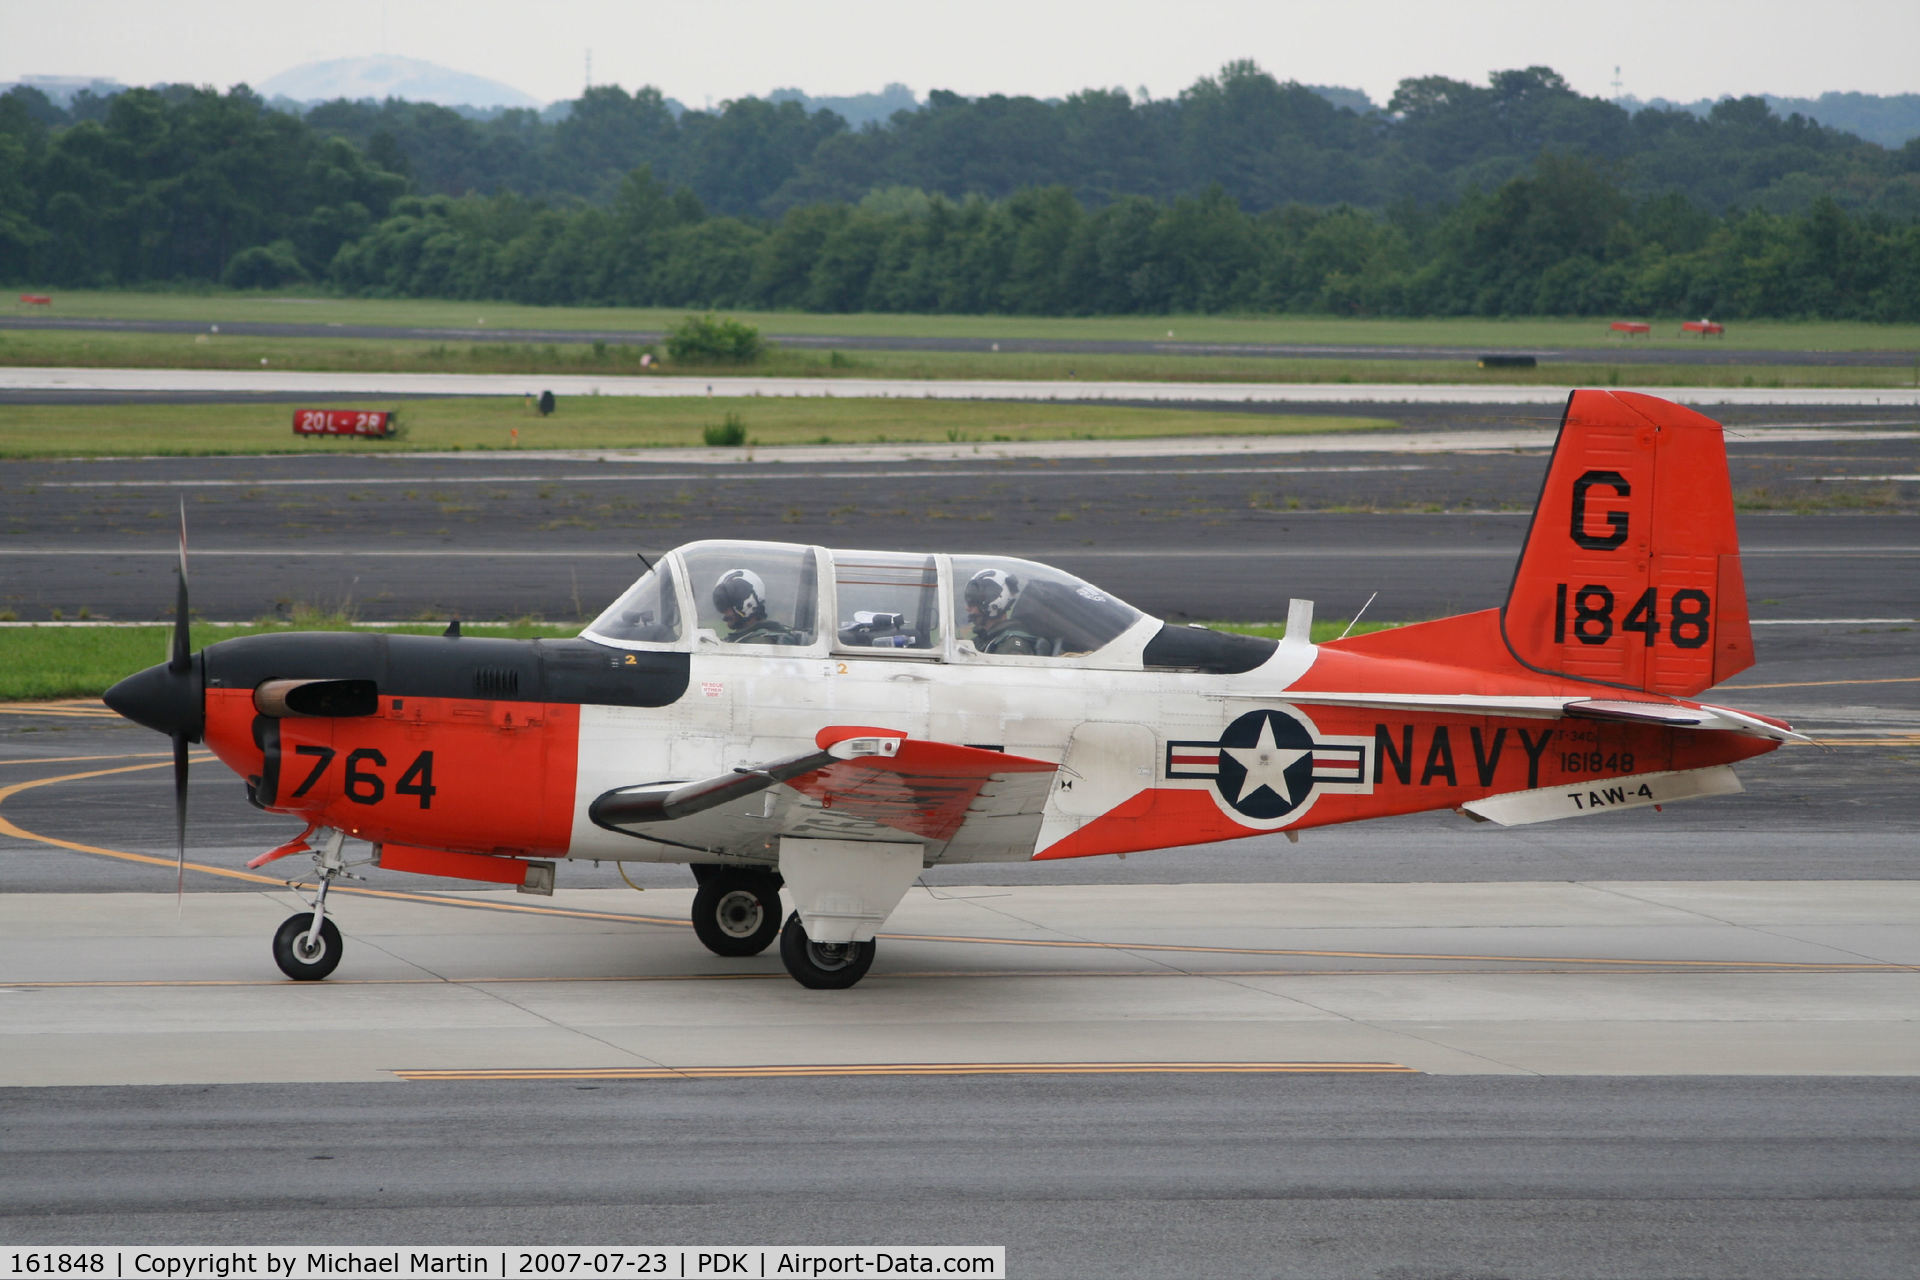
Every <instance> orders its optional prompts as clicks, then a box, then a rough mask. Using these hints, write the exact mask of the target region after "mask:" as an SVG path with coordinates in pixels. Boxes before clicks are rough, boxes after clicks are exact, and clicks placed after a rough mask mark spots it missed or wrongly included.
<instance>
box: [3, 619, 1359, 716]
mask: <svg viewBox="0 0 1920 1280" xmlns="http://www.w3.org/2000/svg"><path fill="white" fill-rule="evenodd" d="M1210 625H1212V626H1214V627H1216V628H1218V629H1220V630H1223V631H1241V632H1244V633H1246V634H1248V635H1259V636H1268V637H1271V638H1276V639H1277V638H1278V637H1279V636H1280V635H1281V633H1282V632H1284V631H1285V630H1286V624H1285V623H1213V624H1210ZM1344 625H1345V624H1344V623H1341V622H1337V621H1336V622H1316V623H1314V626H1313V639H1314V642H1315V643H1316V644H1318V643H1320V642H1323V641H1326V640H1331V639H1333V638H1334V637H1335V636H1337V635H1339V634H1340V631H1341V628H1342V627H1343V626H1344ZM1392 625H1397V624H1393V623H1376V622H1365V623H1361V624H1360V625H1359V626H1358V627H1355V628H1354V631H1355V632H1356V634H1358V633H1362V632H1367V631H1380V630H1383V629H1385V628H1386V627H1388V626H1392ZM444 629H445V624H443V623H423V624H421V625H419V626H395V627H379V628H367V627H353V625H352V624H351V623H350V622H347V621H346V620H344V619H341V618H339V617H298V618H296V620H295V622H294V623H293V624H291V625H289V624H285V623H250V624H243V625H235V626H220V625H215V624H210V623H195V624H194V625H193V628H192V635H193V647H194V648H195V649H196V650H198V649H201V648H203V647H205V646H206V645H209V644H213V643H214V642H216V641H219V640H231V639H234V638H235V637H237V636H252V635H262V634H265V633H268V632H284V631H346V630H361V631H366V630H378V631H382V632H387V633H390V634H395V635H416V636H418V635H438V634H440V632H441V631H442V630H444ZM580 629H581V628H580V626H579V624H577V623H543V622H528V621H522V622H513V623H501V624H489V623H466V624H464V625H463V627H462V630H463V631H464V632H465V633H466V634H468V635H481V636H495V637H501V638H511V639H520V640H528V639H536V638H556V639H557V638H563V637H567V636H575V635H578V634H580ZM172 634H173V632H172V628H171V627H168V626H166V625H164V624H160V623H156V624H154V625H152V626H137V627H0V702H24V701H29V700H40V699H49V698H95V697H98V696H100V694H102V693H104V692H105V691H106V689H107V688H108V686H110V685H112V684H113V683H114V682H116V681H118V680H120V679H122V678H124V677H126V676H129V675H132V674H133V673H134V672H136V671H139V670H142V669H143V668H146V667H150V666H152V665H153V664H154V663H156V662H162V661H164V660H165V659H166V656H167V646H168V644H169V643H170V641H171V638H172Z"/></svg>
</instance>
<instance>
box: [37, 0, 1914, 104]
mask: <svg viewBox="0 0 1920 1280" xmlns="http://www.w3.org/2000/svg"><path fill="white" fill-rule="evenodd" d="M589 50H591V51H592V56H593V80H594V83H596V84H618V85H622V86H624V87H625V88H628V89H634V88H638V87H639V86H641V85H648V84H651V85H655V86H658V87H659V88H660V89H661V90H662V91H663V92H665V93H666V94H667V95H668V96H669V97H675V98H679V99H680V100H681V101H682V102H685V103H687V104H688V105H689V106H694V107H699V106H702V105H705V104H706V103H708V102H709V101H711V102H713V103H719V102H721V101H723V100H725V99H727V98H732V97H739V96H743V95H747V94H764V93H766V92H768V91H769V90H771V89H775V88H779V87H783V86H794V87H797V88H801V89H804V90H806V91H807V92H808V93H811V94H815V95H831V94H846V93H861V92H866V91H870V90H877V89H879V88H881V87H882V86H883V85H885V84H886V83H887V82H888V81H894V80H897V81H901V82H903V83H905V84H906V85H908V86H909V87H910V88H912V89H913V90H914V92H915V93H916V94H918V95H920V96H922V97H924V96H925V95H926V93H927V91H928V90H929V89H934V88H941V89H952V90H955V91H957V92H959V93H963V94H967V95H977V94H986V93H1008V94H1032V95H1035V96H1037V97H1051V96H1063V95H1065V94H1068V93H1072V92H1074V91H1075V90H1077V89H1083V88H1088V87H1120V88H1124V89H1126V90H1128V91H1129V92H1137V91H1138V90H1139V89H1140V88H1142V87H1144V88H1146V89H1147V90H1148V91H1150V92H1151V94H1152V95H1153V96H1154V97H1169V96H1172V95H1174V94H1177V93H1178V92H1179V91H1180V90H1181V89H1183V88H1185V87H1186V86H1188V85H1190V84H1192V83H1193V81H1194V80H1196V79H1197V78H1199V77H1200V76H1203V75H1208V74H1211V73H1212V72H1214V71H1216V70H1218V69H1219V67H1220V66H1221V65H1222V64H1223V63H1225V62H1227V61H1230V60H1233V59H1237V58H1251V59H1252V60H1253V61H1255V62H1257V63H1259V64H1260V66H1262V67H1264V68H1265V69H1266V70H1267V71H1269V72H1271V73H1272V74H1273V75H1274V76H1276V77H1278V78H1279V79H1282V80H1299V81H1301V82H1303V83H1307V84H1324V85H1343V86H1348V87H1352V88H1358V89H1364V90H1366V91H1367V92H1368V93H1369V94H1370V95H1372V97H1373V99H1374V100H1375V101H1376V102H1379V103H1382V104H1384V103H1385V102H1386V100H1387V98H1388V97H1389V96H1390V95H1391V94H1392V92H1393V87H1394V85H1395V84H1396V83H1398V82H1399V81H1400V80H1401V79H1402V78H1403V77H1407V76H1417V75H1446V76H1452V77H1454V78H1456V79H1461V80H1468V81H1472V82H1475V83H1484V82H1485V80H1486V76H1487V73H1488V72H1489V71H1493V70H1497V69H1502V68H1508V67H1524V66H1531V65H1538V64H1544V65H1546V66H1550V67H1552V68H1554V69H1555V70H1557V71H1558V72H1560V74H1561V75H1563V76H1565V77H1566V78H1567V80H1568V81H1569V82H1570V83H1571V84H1572V86H1573V87H1574V88H1575V89H1576V90H1578V91H1579V92H1581V93H1585V94H1591V95H1595V96H1602V97H1610V96H1612V92H1613V90H1612V85H1613V81H1614V77H1615V71H1614V68H1615V67H1616V66H1617V67H1618V68H1619V73H1618V74H1619V81H1620V85H1621V89H1622V91H1623V92H1625V93H1628V94H1633V95H1635V96H1637V97H1640V98H1643V99H1644V98H1652V97H1666V98H1673V99H1678V100H1691V99H1694V98H1702V97H1716V96H1719V95H1721V94H1742V93H1776V94H1782V95H1786V96H1807V97H1811V96H1816V95H1818V94H1820V93H1823V92H1825V91H1828V90H1858V91H1861V92H1865V93H1881V94H1891V93H1911V92H1920V0H1825V2H1824V3H1808V2H1807V0H1790V2H1789V0H1745V2H1744V3H1727V2H1726V0H1587V2H1586V3H1581V4H1568V3H1564V2H1561V3H1556V2H1555V0H1534V2H1533V3H1511V2H1508V0H1454V2H1453V3H1446V2H1445V0H1339V2H1324V3H1323V2H1322V0H1291V2H1289V0H1266V2H1265V3H1260V2H1257V0H1179V2H1178V3H1169V2H1156V3H1146V2H1144V0H1103V2H1101V3H1059V2H1056V0H970V2H968V3H931V2H929V0H884V2H882V0H814V2H813V3H795V2H792V0H788V2H785V3H775V2H774V0H674V2H672V3H654V2H652V0H511V2H509V0H324V2H323V3H314V2H312V0H305V2H303V3H291V2H288V0H244V2H243V0H58V2H57V3H53V2H49V0H0V80H10V79H14V78H16V77H19V76H22V75H77V76H101V77H106V78H111V79H115V80H119V81H121V82H123V83H127V84H151V83H155V82H159V81H186V82H191V83H198V84H210V85H215V86H218V87H221V88H225V87H227V86H229V85H232V84H235V83H237V82H240V81H245V82H247V83H250V84H259V83H261V82H263V81H265V80H267V79H269V78H270V77H272V76H274V75H277V74H278V73H280V72H282V71H286V70H288V69H290V68H292V67H295V66H298V65H300V64H302V63H306V62H312V61H318V60H321V59H327V58H341V57H354V56H360V55H365V54H373V53H392V54H401V55H405V56H408V57H414V58H422V59H425V60H427V61H430V62H435V63H438V64H440V65H442V66H445V67H448V68H450V69H453V70H457V71H466V72H470V73H473V74H475V75H482V76H486V77H488V78H490V79H494V80H500V81H503V82H505V83H507V84H510V85H512V86H514V87H515V88H518V89H520V90H522V91H524V92H526V93H528V94H531V95H532V96H534V97H536V98H538V99H540V100H542V101H552V100H555V99H559V98H570V97H574V96H576V95H578V93H579V92H580V88H581V85H582V84H583V82H584V80H585V73H586V58H587V54H588V51H589Z"/></svg>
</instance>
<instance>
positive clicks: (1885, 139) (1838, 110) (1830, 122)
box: [1614, 93, 1920, 147]
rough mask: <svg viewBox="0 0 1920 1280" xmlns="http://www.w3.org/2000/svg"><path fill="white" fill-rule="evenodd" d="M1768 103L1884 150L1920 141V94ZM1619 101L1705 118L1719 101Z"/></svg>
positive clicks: (1772, 98) (1778, 111)
mask: <svg viewBox="0 0 1920 1280" xmlns="http://www.w3.org/2000/svg"><path fill="white" fill-rule="evenodd" d="M1754 96H1755V97H1757V98H1762V99H1764V100H1765V101H1766V104H1767V106H1768V108H1769V109H1771V110H1772V112H1773V114H1775V115H1777V116H1779V117H1780V118H1781V119H1785V118H1786V117H1788V116H1790V115H1793V114H1795V113H1796V112H1797V113H1798V114H1800V115H1803V116H1806V117H1808V118H1809V119H1813V120H1818V121H1819V122H1820V123H1821V124H1824V125H1826V126H1828V127H1829V128H1833V129H1843V130H1845V131H1846V132H1848V133H1851V134H1853V135H1854V136H1856V137H1860V138H1865V139H1866V140H1867V141H1868V142H1877V143H1879V144H1880V145H1881V146H1883V147H1901V146H1904V145H1906V143H1907V141H1908V140H1909V139H1911V138H1920V93H1896V94H1889V95H1886V96H1884V97H1883V96H1881V95H1879V94H1872V93H1823V94H1821V95H1820V96H1819V97H1817V98H1782V97H1780V96H1778V95H1776V94H1771V93H1760V94H1755V95H1754ZM1614 101H1615V102H1617V103H1619V104H1620V105H1621V106H1623V107H1625V108H1626V109H1627V110H1629V111H1638V110H1639V109H1640V108H1642V107H1660V108H1663V109H1665V110H1667V111H1688V112H1691V113H1693V114H1694V115H1696V116H1704V115H1706V114H1707V113H1708V112H1709V111H1712V110H1713V106H1714V103H1715V102H1716V101H1718V99H1714V98H1698V99H1695V100H1694V101H1692V102H1674V101H1673V100H1672V99H1669V98H1652V99H1649V100H1648V101H1646V102H1642V101H1641V100H1640V99H1638V98H1635V97H1632V96H1628V97H1624V98H1616V99H1614Z"/></svg>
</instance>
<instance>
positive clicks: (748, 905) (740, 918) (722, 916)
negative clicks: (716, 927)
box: [714, 889, 766, 938]
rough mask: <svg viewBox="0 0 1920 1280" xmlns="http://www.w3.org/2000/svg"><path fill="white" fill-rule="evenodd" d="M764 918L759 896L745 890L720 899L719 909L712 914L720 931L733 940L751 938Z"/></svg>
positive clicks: (738, 890) (764, 913) (764, 914)
mask: <svg viewBox="0 0 1920 1280" xmlns="http://www.w3.org/2000/svg"><path fill="white" fill-rule="evenodd" d="M765 916H766V912H764V911H763V910H761V908H760V898H759V896H758V895H756V894H754V893H751V892H749V891H748V890H745V889H735V890H734V891H733V892H732V893H729V894H727V895H726V896H725V897H723V898H721V899H720V906H719V909H718V910H716V911H715V912H714V918H715V920H717V921H718V922H719V924H720V929H721V931H722V932H724V933H726V934H727V935H729V936H730V937H735V938H747V937H751V936H753V932H754V930H756V929H758V928H759V927H760V922H761V920H762V919H764V918H765Z"/></svg>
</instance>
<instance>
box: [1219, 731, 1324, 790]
mask: <svg viewBox="0 0 1920 1280" xmlns="http://www.w3.org/2000/svg"><path fill="white" fill-rule="evenodd" d="M1220 749H1221V750H1222V751H1224V752H1226V753H1227V754H1228V755H1230V756H1232V757H1233V759H1234V763H1236V764H1238V765H1239V766H1240V767H1241V768H1243V769H1245V770H1246V771H1247V780H1246V782H1245V783H1243V784H1242V785H1241V787H1240V800H1241V802H1242V803H1245V802H1246V801H1247V800H1249V799H1251V798H1252V797H1253V795H1254V793H1256V792H1258V791H1260V790H1261V789H1262V788H1265V789H1266V790H1268V791H1271V792H1273V793H1274V794H1275V795H1277V796H1279V797H1280V798H1281V799H1282V800H1285V801H1286V802H1287V803H1288V804H1289V805H1291V804H1292V803H1293V789H1292V788H1291V787H1289V786H1288V785H1287V770H1288V769H1291V768H1292V767H1293V766H1294V765H1295V764H1297V763H1299V761H1300V757H1302V756H1309V755H1312V754H1313V751H1312V750H1311V749H1310V748H1309V749H1306V750H1301V749H1299V748H1295V747H1287V748H1284V749H1283V748H1282V747H1281V746H1280V745H1279V744H1278V743H1276V742H1275V741H1274V740H1273V717H1272V716H1268V717H1267V718H1266V719H1265V720H1262V721H1261V722H1260V739H1259V741H1257V742H1255V743H1254V744H1253V745H1252V746H1250V747H1222V748H1220Z"/></svg>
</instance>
